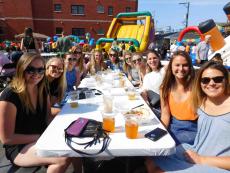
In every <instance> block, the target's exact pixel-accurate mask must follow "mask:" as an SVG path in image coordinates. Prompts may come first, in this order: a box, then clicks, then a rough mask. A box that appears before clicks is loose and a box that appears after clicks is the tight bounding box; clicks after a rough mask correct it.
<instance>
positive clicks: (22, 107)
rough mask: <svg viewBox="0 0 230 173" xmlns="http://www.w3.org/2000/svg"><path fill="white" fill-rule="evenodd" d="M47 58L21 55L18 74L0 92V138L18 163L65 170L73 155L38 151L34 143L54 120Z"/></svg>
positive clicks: (10, 155)
mask: <svg viewBox="0 0 230 173" xmlns="http://www.w3.org/2000/svg"><path fill="white" fill-rule="evenodd" d="M44 73H45V61H44V59H43V58H42V57H41V56H40V55H38V54H34V53H25V54H24V55H22V57H21V58H20V59H19V62H18V65H17V69H16V75H15V78H14V79H13V81H12V82H11V84H10V85H9V87H7V88H6V89H5V90H4V91H3V92H2V94H1V96H0V109H1V111H0V140H1V142H2V143H3V145H4V148H5V152H6V157H7V158H8V159H9V160H10V161H11V162H12V163H13V164H15V165H18V166H23V167H31V166H38V165H48V168H47V172H54V173H58V172H60V173H62V172H65V170H66V169H67V167H68V165H69V163H70V159H68V158H64V157H59V158H54V157H53V158H52V157H50V158H45V157H38V156H37V155H36V149H35V143H36V141H37V140H38V138H39V137H40V135H41V134H42V133H43V131H44V130H45V129H46V127H47V125H48V123H49V121H50V120H51V116H50V114H49V112H50V103H49V99H48V97H47V93H46V89H45V78H44Z"/></svg>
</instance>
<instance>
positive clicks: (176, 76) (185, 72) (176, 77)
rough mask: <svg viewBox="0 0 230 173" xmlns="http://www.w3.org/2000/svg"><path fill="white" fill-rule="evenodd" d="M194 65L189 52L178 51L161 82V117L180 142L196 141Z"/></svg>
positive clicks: (175, 138) (190, 142) (191, 142)
mask: <svg viewBox="0 0 230 173" xmlns="http://www.w3.org/2000/svg"><path fill="white" fill-rule="evenodd" d="M193 80H194V69H193V66H192V61H191V58H190V57H189V55H188V54H187V53H186V52H184V51H177V52H174V54H173V55H172V57H171V59H170V61H169V65H168V67H167V70H166V73H165V76H164V79H163V82H162V84H161V86H160V101H161V121H162V122H163V124H164V125H165V127H166V128H168V130H169V132H170V133H171V135H172V137H173V138H174V140H175V141H176V144H177V145H178V144H180V143H189V144H193V142H194V139H195V135H196V133H197V121H196V120H197V115H196V112H194V111H193V109H192V105H191V91H192V84H193Z"/></svg>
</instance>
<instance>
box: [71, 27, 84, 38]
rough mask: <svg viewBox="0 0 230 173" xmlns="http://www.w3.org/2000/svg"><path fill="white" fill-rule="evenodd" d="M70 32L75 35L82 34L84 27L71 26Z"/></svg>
mask: <svg viewBox="0 0 230 173" xmlns="http://www.w3.org/2000/svg"><path fill="white" fill-rule="evenodd" d="M72 34H73V35H76V36H84V35H85V28H72Z"/></svg>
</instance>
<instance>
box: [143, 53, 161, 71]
mask: <svg viewBox="0 0 230 173" xmlns="http://www.w3.org/2000/svg"><path fill="white" fill-rule="evenodd" d="M150 53H153V54H154V55H156V57H157V58H158V59H159V63H158V66H157V70H158V71H159V70H160V69H161V67H163V66H162V64H161V57H160V55H159V53H158V52H157V51H155V50H148V51H147V52H146V59H147V62H148V55H149V54H150ZM151 71H152V69H151V67H150V66H149V64H148V63H146V73H149V72H151Z"/></svg>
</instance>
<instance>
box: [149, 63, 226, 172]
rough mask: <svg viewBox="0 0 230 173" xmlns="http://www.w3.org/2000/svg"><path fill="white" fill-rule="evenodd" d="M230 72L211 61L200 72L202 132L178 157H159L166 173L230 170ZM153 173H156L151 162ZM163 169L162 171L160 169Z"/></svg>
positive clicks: (197, 95)
mask: <svg viewBox="0 0 230 173" xmlns="http://www.w3.org/2000/svg"><path fill="white" fill-rule="evenodd" d="M229 82H230V81H229V77H228V71H227V69H225V68H224V66H223V65H222V64H220V63H218V62H214V61H209V62H207V63H206V64H204V65H203V66H202V67H201V69H200V70H199V72H198V75H197V77H196V79H195V85H194V87H193V91H192V95H193V99H192V100H193V107H194V109H195V110H197V114H198V115H199V119H198V132H197V135H196V139H195V142H194V144H193V145H189V144H183V145H181V146H178V147H177V150H176V151H177V152H176V154H175V155H172V156H170V157H160V158H155V159H154V161H155V163H156V165H158V166H159V167H160V168H161V169H162V170H164V171H166V172H173V173H180V172H181V173H182V172H183V173H195V172H208V173H217V172H218V173H222V172H223V173H227V172H229V171H230V164H229V163H230V129H229V126H230V83H229ZM147 168H148V172H149V173H153V172H156V171H155V168H156V167H155V166H154V165H153V164H152V163H151V162H150V161H148V162H147ZM158 170H159V169H158Z"/></svg>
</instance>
